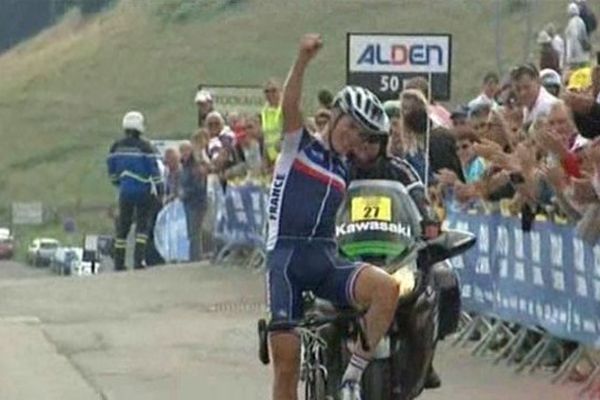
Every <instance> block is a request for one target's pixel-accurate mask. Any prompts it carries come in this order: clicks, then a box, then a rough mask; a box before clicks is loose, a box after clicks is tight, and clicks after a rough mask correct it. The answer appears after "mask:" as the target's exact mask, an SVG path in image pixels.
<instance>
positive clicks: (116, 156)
mask: <svg viewBox="0 0 600 400" xmlns="http://www.w3.org/2000/svg"><path fill="white" fill-rule="evenodd" d="M123 130H124V131H125V137H124V138H122V139H119V140H117V141H116V142H115V143H114V144H113V145H112V146H111V148H110V153H109V155H108V159H107V164H108V174H109V176H110V179H111V181H112V183H113V184H114V185H115V186H117V187H118V188H119V219H118V222H117V229H116V230H117V233H116V238H115V245H114V259H115V270H117V271H123V270H125V250H126V247H127V234H128V233H129V229H130V228H131V224H132V223H133V222H134V219H135V224H136V236H135V253H134V268H136V269H140V268H144V253H145V248H146V242H147V241H148V224H149V220H150V213H151V210H152V204H153V199H152V197H153V196H156V195H157V186H158V185H159V184H160V181H161V177H160V172H159V168H158V154H157V153H156V152H155V150H154V148H153V146H152V145H151V144H150V142H149V141H148V140H146V139H144V138H142V137H141V135H142V134H143V133H144V132H145V126H144V116H143V115H142V114H141V113H140V112H138V111H130V112H128V113H127V114H125V116H124V117H123Z"/></svg>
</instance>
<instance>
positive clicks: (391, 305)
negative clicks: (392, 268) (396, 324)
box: [316, 250, 398, 381]
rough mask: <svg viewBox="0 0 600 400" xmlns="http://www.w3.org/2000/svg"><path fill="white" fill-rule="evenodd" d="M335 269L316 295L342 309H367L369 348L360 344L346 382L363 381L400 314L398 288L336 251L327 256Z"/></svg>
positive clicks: (386, 277) (387, 278)
mask: <svg viewBox="0 0 600 400" xmlns="http://www.w3.org/2000/svg"><path fill="white" fill-rule="evenodd" d="M324 255H325V257H326V261H327V262H328V264H329V265H330V266H331V269H330V273H329V274H328V277H327V278H326V280H325V281H324V282H323V283H322V284H321V285H320V286H319V288H318V289H317V290H316V293H317V295H318V296H320V297H324V298H327V299H329V300H331V301H333V302H334V303H336V304H337V305H338V306H354V307H359V308H366V309H367V313H366V314H365V317H364V327H365V332H366V335H367V342H368V344H369V348H370V349H369V351H368V352H367V351H365V350H364V349H363V348H362V346H360V343H356V345H355V346H354V350H353V355H352V358H351V360H350V364H349V366H348V370H347V371H346V374H344V381H346V380H354V381H359V380H360V378H361V374H362V371H364V369H365V368H366V366H367V364H368V362H369V360H370V359H371V358H372V353H373V352H374V350H375V347H376V346H377V344H378V343H379V341H380V340H381V338H382V337H383V335H384V334H385V333H386V332H387V330H388V328H389V327H390V324H391V323H392V320H393V318H394V312H395V310H396V304H397V300H398V284H397V283H396V281H394V280H393V279H392V278H391V277H390V276H389V275H388V274H387V273H385V272H384V271H382V270H381V269H379V268H376V267H374V266H372V265H369V264H364V263H351V262H349V261H347V260H344V259H341V258H339V257H337V256H336V255H335V253H334V252H333V251H332V250H327V251H325V252H324Z"/></svg>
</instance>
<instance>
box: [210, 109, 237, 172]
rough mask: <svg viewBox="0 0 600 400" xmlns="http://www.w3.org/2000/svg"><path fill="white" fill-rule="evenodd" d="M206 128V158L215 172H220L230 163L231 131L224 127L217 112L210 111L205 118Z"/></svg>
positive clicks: (221, 118) (232, 143) (233, 141)
mask: <svg viewBox="0 0 600 400" xmlns="http://www.w3.org/2000/svg"><path fill="white" fill-rule="evenodd" d="M206 128H207V130H208V134H209V138H210V139H209V141H208V151H207V153H208V157H209V160H210V161H211V162H212V163H214V165H215V167H216V169H217V170H222V169H223V168H224V167H226V165H227V164H228V163H230V162H232V154H231V153H232V152H231V149H232V148H233V147H234V145H235V135H234V133H233V131H232V130H231V129H230V128H229V127H228V126H227V125H225V120H224V119H223V116H222V115H221V113H219V112H218V111H212V112H211V113H210V114H208V115H207V117H206Z"/></svg>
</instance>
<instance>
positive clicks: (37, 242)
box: [27, 238, 60, 267]
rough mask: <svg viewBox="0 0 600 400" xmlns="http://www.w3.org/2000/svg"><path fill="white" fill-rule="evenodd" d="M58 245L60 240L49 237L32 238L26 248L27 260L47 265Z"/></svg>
mask: <svg viewBox="0 0 600 400" xmlns="http://www.w3.org/2000/svg"><path fill="white" fill-rule="evenodd" d="M59 247H60V242H59V241H58V240H56V239H51V238H36V239H33V242H31V245H29V248H28V249H27V261H28V262H29V263H30V264H32V265H34V266H36V267H39V266H49V265H50V263H51V262H52V258H53V257H54V253H55V252H56V249H58V248H59Z"/></svg>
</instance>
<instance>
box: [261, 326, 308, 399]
mask: <svg viewBox="0 0 600 400" xmlns="http://www.w3.org/2000/svg"><path fill="white" fill-rule="evenodd" d="M269 346H270V348H271V356H272V359H273V373H274V377H273V400H296V399H297V398H298V381H299V379H300V337H299V336H298V335H297V334H296V333H295V332H294V331H281V332H273V333H271V335H270V336H269Z"/></svg>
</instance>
